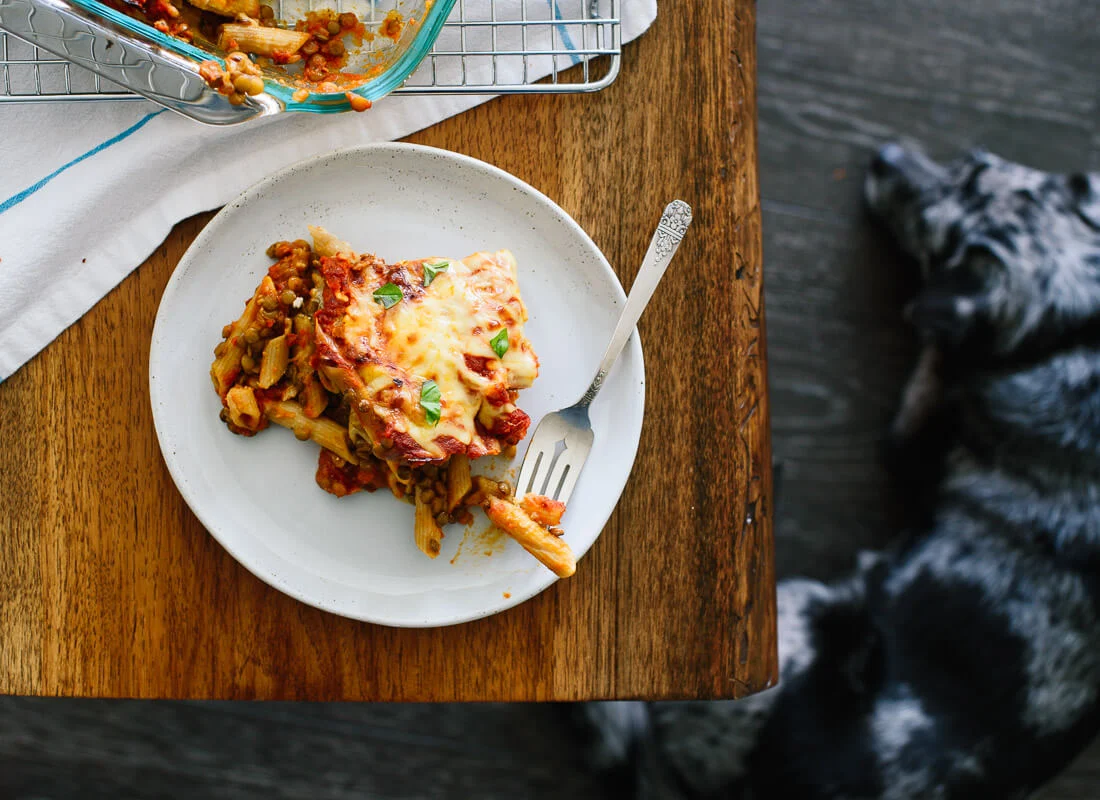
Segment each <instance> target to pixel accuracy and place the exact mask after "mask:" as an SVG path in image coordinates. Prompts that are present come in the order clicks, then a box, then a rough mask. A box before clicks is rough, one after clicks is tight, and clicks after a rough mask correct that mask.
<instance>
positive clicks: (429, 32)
mask: <svg viewBox="0 0 1100 800" xmlns="http://www.w3.org/2000/svg"><path fill="white" fill-rule="evenodd" d="M70 2H72V3H73V4H74V5H77V6H80V7H81V8H84V9H86V10H88V11H90V12H92V13H94V14H97V15H100V16H102V17H105V18H106V19H109V20H110V21H112V22H114V23H115V24H116V25H118V26H120V27H122V28H124V29H126V30H129V31H131V32H132V33H134V34H136V35H138V36H141V37H143V38H145V39H147V40H149V41H150V42H152V43H154V44H156V45H158V46H160V47H162V48H164V49H166V50H169V51H171V52H173V53H176V54H178V55H180V56H183V57H184V58H189V59H191V60H193V61H195V62H196V63H202V62H203V61H209V60H211V59H216V60H218V61H223V57H224V56H225V53H224V52H221V51H220V50H218V49H216V46H215V45H213V44H212V43H211V44H210V46H206V47H202V46H196V45H195V44H188V43H187V42H184V41H182V40H180V39H178V38H176V37H174V36H170V35H168V34H165V33H162V32H161V31H159V30H157V29H156V28H154V27H153V26H151V25H149V24H147V23H145V22H143V21H140V20H138V19H135V18H133V17H131V16H129V15H127V14H125V13H122V12H120V11H117V10H116V9H114V8H112V7H110V6H107V5H104V4H103V3H100V2H98V1H97V0H70ZM183 2H186V0H183ZM454 3H455V0H361V1H360V2H345V1H344V0H333V1H332V2H325V0H316V2H314V0H266V4H267V5H270V6H271V7H272V8H273V9H274V12H275V18H276V19H277V20H280V23H281V26H282V25H285V24H287V23H289V25H288V26H289V27H293V23H294V21H295V20H298V19H303V18H305V16H306V13H307V12H310V11H318V10H321V9H326V8H328V9H332V10H333V11H336V12H337V13H341V12H346V11H350V12H353V13H355V14H356V15H357V16H358V17H359V19H360V21H361V22H362V23H363V25H364V28H365V30H366V34H367V36H366V37H365V38H364V41H363V42H362V44H356V43H353V42H348V50H347V54H348V63H347V66H346V67H345V71H347V72H349V73H357V74H368V73H369V74H372V75H373V77H370V78H368V79H367V80H366V81H365V82H363V83H360V84H359V85H358V86H357V87H355V88H353V89H351V91H352V92H353V93H354V94H356V95H359V96H360V97H363V98H365V99H367V100H371V101H374V100H378V99H380V98H382V97H384V96H385V95H387V94H389V93H390V92H391V91H393V90H394V89H396V88H397V87H398V86H400V85H401V84H402V83H403V82H404V80H405V79H406V78H407V77H408V76H409V75H410V74H411V73H412V72H413V70H415V69H416V67H417V65H418V64H419V63H420V61H421V60H422V59H423V58H424V56H425V55H427V53H428V51H429V50H431V47H432V44H433V43H434V42H435V38H436V36H438V35H439V31H440V29H441V28H442V27H443V23H444V22H446V20H447V16H448V15H449V14H450V12H451V8H452V7H453V6H454ZM393 12H396V14H397V15H398V16H397V19H398V20H399V21H400V24H401V28H400V31H401V32H400V35H399V36H397V37H394V38H390V37H389V36H386V35H382V34H381V33H380V28H381V26H382V25H383V24H385V22H386V21H387V19H388V18H390V17H391V15H392V13H393ZM224 21H226V22H231V21H232V20H231V19H225V20H224ZM296 66H297V67H298V69H295V67H296ZM300 72H301V69H300V64H298V65H291V66H288V67H271V68H267V69H264V83H265V85H266V91H267V93H268V94H270V95H273V96H274V97H276V98H277V99H279V100H280V101H281V102H282V103H283V105H284V106H285V108H286V109H287V110H289V111H313V112H318V113H322V114H324V113H331V112H336V111H346V110H348V108H349V103H348V99H347V98H346V96H345V92H346V91H347V90H346V89H344V88H341V89H340V90H339V91H336V92H327V93H326V92H320V91H317V90H316V89H312V90H311V92H310V95H309V97H308V99H305V100H294V99H293V95H294V93H295V91H296V90H298V89H299V88H300V87H299V85H298V84H297V83H296V82H295V80H294V76H295V75H296V74H300Z"/></svg>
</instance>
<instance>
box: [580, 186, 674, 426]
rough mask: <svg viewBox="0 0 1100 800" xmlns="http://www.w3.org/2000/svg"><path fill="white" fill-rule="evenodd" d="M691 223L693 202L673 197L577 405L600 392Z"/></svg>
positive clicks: (585, 403)
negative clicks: (605, 346)
mask: <svg viewBox="0 0 1100 800" xmlns="http://www.w3.org/2000/svg"><path fill="white" fill-rule="evenodd" d="M690 224H691V206H689V205H688V204H687V203H685V202H684V201H683V200H673V201H672V202H671V203H669V204H668V205H667V206H666V207H665V213H664V214H662V215H661V221H660V222H659V223H658V224H657V230H656V231H655V232H654V234H653V239H652V240H650V242H649V250H647V251H646V254H645V259H644V260H643V261H642V266H641V268H640V269H639V270H638V276H637V277H636V278H635V279H634V285H633V286H631V287H630V296H629V297H628V298H627V299H626V306H624V307H623V313H622V314H621V315H620V316H619V321H618V322H617V323H616V325H615V332H614V333H612V334H611V341H610V342H609V343H608V345H607V350H606V351H605V352H604V356H603V360H602V361H600V368H599V369H598V370H597V371H596V377H595V378H593V379H592V383H591V384H589V386H588V389H587V390H586V391H585V393H584V395H583V396H582V397H581V399H580V400H578V401H577V403H576V405H577V406H578V407H580V408H587V407H588V406H589V405H591V403H592V401H593V400H594V399H595V398H596V395H597V394H599V392H600V388H601V387H602V386H603V381H604V378H606V377H607V373H608V372H610V371H611V367H612V366H613V365H614V364H615V361H616V360H617V359H618V358H619V353H621V352H622V350H623V347H624V346H625V345H626V343H627V341H628V340H629V339H630V334H631V333H633V332H634V328H635V327H636V326H637V324H638V319H639V318H640V317H641V316H642V312H643V311H645V308H646V306H647V305H649V300H650V298H651V297H653V292H654V290H655V289H656V288H657V284H658V283H660V282H661V278H662V277H663V276H664V274H665V270H667V269H668V265H669V263H670V262H671V261H672V257H673V256H674V255H676V249H677V248H678V247H679V246H680V241H681V240H682V239H683V238H684V234H685V233H686V232H687V229H688V225H690Z"/></svg>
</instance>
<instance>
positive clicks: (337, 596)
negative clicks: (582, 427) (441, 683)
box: [149, 144, 645, 627]
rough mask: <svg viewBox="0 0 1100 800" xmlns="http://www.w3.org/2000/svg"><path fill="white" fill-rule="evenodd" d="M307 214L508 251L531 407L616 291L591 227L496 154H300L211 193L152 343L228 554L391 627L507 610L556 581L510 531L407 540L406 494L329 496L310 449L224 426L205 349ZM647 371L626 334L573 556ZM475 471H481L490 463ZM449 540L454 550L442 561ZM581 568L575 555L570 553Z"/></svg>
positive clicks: (567, 380) (589, 342) (415, 249)
mask: <svg viewBox="0 0 1100 800" xmlns="http://www.w3.org/2000/svg"><path fill="white" fill-rule="evenodd" d="M307 224H322V225H324V226H325V227H327V228H328V229H329V230H330V231H332V232H333V233H334V234H336V235H337V236H339V237H341V238H344V239H346V240H348V241H349V242H350V243H351V244H352V245H353V246H354V247H356V248H357V249H358V250H360V251H368V252H375V253H377V254H378V255H380V256H382V257H383V258H385V259H386V260H388V261H396V260H401V259H410V258H416V257H420V256H424V255H426V254H435V255H451V256H456V257H462V256H466V255H469V254H470V253H473V252H476V251H478V250H496V249H500V248H508V249H511V250H512V252H513V253H514V254H515V256H516V259H517V261H518V263H519V282H520V290H521V291H522V293H523V298H524V300H525V302H526V303H527V308H528V313H529V315H530V321H529V322H528V324H527V327H526V332H527V335H528V337H529V338H530V339H531V342H532V343H533V345H534V348H535V352H536V353H538V356H539V360H540V363H541V369H540V374H539V377H538V379H537V380H536V381H535V384H534V386H533V387H532V388H530V389H527V390H525V391H523V392H522V393H521V394H520V400H519V406H520V407H521V408H523V409H524V410H525V411H527V412H528V413H529V414H530V415H531V418H532V426H531V431H532V432H533V431H534V426H535V425H536V424H537V423H538V422H539V420H540V419H541V418H542V416H543V415H544V414H546V413H547V412H550V411H553V410H555V409H558V408H561V407H563V406H566V405H569V404H570V403H572V402H573V401H574V400H576V398H577V397H579V396H580V395H581V393H582V392H583V391H584V389H585V388H586V387H587V385H588V382H589V380H591V378H592V376H593V374H594V373H595V369H596V365H597V363H598V362H599V359H600V356H601V355H602V354H603V349H604V346H605V345H606V343H607V341H608V339H609V338H610V336H611V332H612V328H613V327H614V325H615V321H616V319H617V318H618V316H619V311H620V309H621V308H622V304H623V302H624V301H625V296H624V294H623V290H622V287H621V286H620V284H619V282H618V280H617V278H616V277H615V275H614V273H613V272H612V271H611V268H610V266H609V265H608V263H607V261H606V260H605V259H604V257H603V255H602V254H601V253H600V251H599V249H598V248H597V247H596V245H595V244H594V243H593V242H592V240H591V239H590V238H589V237H588V236H587V235H586V234H585V233H584V231H582V230H581V229H580V227H579V226H578V225H577V224H576V223H575V222H574V221H573V220H572V219H570V218H569V216H568V215H567V214H566V213H565V212H564V211H562V210H561V209H560V208H559V207H558V206H557V205H555V204H554V203H553V202H552V201H551V200H549V199H548V198H547V197H545V196H544V195H542V194H540V193H539V192H537V191H536V190H535V189H533V188H531V187H530V186H528V185H527V184H525V183H523V182H521V181H519V180H517V179H516V178H514V177H512V176H511V175H509V174H507V173H505V172H502V171H501V170H499V169H496V168H495V167H491V166H489V165H488V164H484V163H482V162H480V161H476V160H474V159H471V158H467V157H465V156H460V155H456V154H454V153H450V152H447V151H444V150H436V149H432V148H426V147H418V146H413V145H405V144H383V145H372V146H368V147H362V148H356V149H353V150H345V151H342V152H338V153H333V154H330V155H325V156H322V157H320V158H316V159H312V160H310V161H306V162H303V163H301V164H297V165H295V166H292V167H289V168H287V169H285V170H283V171H282V172H279V173H277V174H276V175H273V176H272V177H270V178H267V179H266V180H264V181H262V182H261V183H258V184H257V185H256V186H254V187H252V188H251V189H249V190H248V191H246V192H245V193H244V194H242V195H241V196H240V197H239V198H238V199H237V200H235V201H234V202H232V203H230V204H229V205H228V206H226V207H225V208H224V209H223V210H222V211H221V213H220V214H218V215H217V216H216V217H215V218H214V219H213V220H212V221H211V222H210V224H209V225H207V226H206V228H205V229H204V230H203V232H202V233H201V234H200V235H199V237H198V238H197V239H196V240H195V242H194V244H192V245H191V247H190V249H189V250H188V251H187V253H186V254H185V255H184V257H183V259H182V260H181V261H180V263H179V266H178V267H176V271H175V273H174V274H173V275H172V279H171V280H170V281H169V282H168V287H167V288H166V289H165V291H164V296H163V297H162V299H161V304H160V309H159V311H158V313H157V320H156V325H155V327H154V329H153V341H152V347H151V352H150V355H149V387H150V394H151V397H152V404H153V420H154V423H155V425H156V430H157V436H158V437H159V440H160V447H161V451H162V452H163V454H164V459H165V461H166V462H167V464H168V469H169V471H170V472H171V474H172V478H173V479H174V480H175V482H176V486H177V487H178V488H179V490H180V492H181V494H182V495H183V497H184V499H185V500H186V501H187V504H188V505H189V506H190V507H191V509H192V510H193V511H194V512H195V514H196V516H198V518H199V519H200V520H201V521H202V523H203V525H205V526H206V528H207V529H208V530H209V531H210V533H211V534H213V535H214V537H215V538H217V540H218V541H219V542H221V544H222V545H223V546H224V547H225V548H226V550H228V551H229V552H230V553H231V554H232V555H233V557H234V558H236V559H237V560H238V561H239V562H240V563H241V564H243V565H244V566H245V567H246V568H248V569H249V570H250V571H251V572H253V573H254V574H255V575H257V576H258V577H259V578H261V579H262V580H264V581H266V582H268V583H269V584H271V585H272V586H274V587H276V588H277V589H279V590H281V591H283V592H286V593H287V594H289V595H291V596H293V597H296V598H298V599H299V600H301V601H302V602H305V603H309V604H310V605H313V606H317V607H318V608H322V609H325V610H327V611H331V612H334V613H336V614H342V615H344V616H348V617H353V618H356V619H361V620H366V621H369V622H376V623H380V624H384V625H395V626H409V627H418V626H436V625H450V624H453V623H457V622H464V621H467V620H471V619H476V618H478V617H483V616H487V615H489V614H493V613H496V612H498V611H502V610H504V609H506V608H509V607H511V606H514V605H516V604H517V603H520V602H522V601H524V600H526V599H528V598H530V597H532V596H533V595H535V594H537V593H538V592H540V591H542V590H543V589H545V588H546V587H547V586H549V585H550V584H551V583H553V582H554V580H555V578H554V576H553V574H551V573H550V572H549V570H547V569H546V568H544V567H543V566H542V565H540V564H539V563H538V562H536V561H535V560H534V559H533V558H531V557H530V556H529V555H528V554H527V553H526V552H525V551H524V550H523V549H522V548H521V547H519V545H517V544H516V543H515V542H512V541H506V542H505V541H502V542H498V543H497V545H496V546H495V547H492V548H491V552H492V555H486V554H485V551H486V550H487V549H490V548H489V546H488V545H487V544H486V542H485V541H483V540H481V539H480V538H479V534H480V533H481V532H483V531H484V529H485V528H486V527H487V523H486V522H485V520H484V517H482V516H480V512H478V513H479V516H478V520H477V522H476V523H475V525H474V526H471V528H470V530H469V538H468V539H467V541H466V542H465V543H464V544H463V546H462V552H458V551H459V546H460V542H461V541H462V540H463V538H464V534H463V530H462V528H461V527H460V526H457V525H452V526H448V527H447V529H446V538H445V539H444V540H443V552H442V554H441V555H440V557H439V558H437V559H435V560H430V559H428V558H426V557H425V556H424V555H423V554H421V553H420V551H419V550H417V549H416V546H415V545H414V543H413V535H412V527H413V509H412V506H410V505H407V504H405V503H402V502H399V501H398V500H396V499H395V498H394V497H393V496H392V495H390V494H389V493H388V492H381V491H379V492H376V493H374V494H367V493H365V492H361V493H359V494H355V495H351V496H348V497H344V498H336V497H333V496H332V495H329V494H327V493H326V492H324V491H322V490H321V489H320V487H318V486H317V485H316V483H315V482H314V472H315V471H316V467H317V448H316V446H315V445H313V444H312V443H308V442H307V443H302V442H299V441H297V440H296V439H295V438H294V436H293V435H292V434H291V433H290V432H289V431H287V430H284V429H282V428H278V427H274V426H273V427H272V428H270V429H268V430H265V431H263V432H261V433H260V434H259V435H257V436H255V437H252V438H245V437H242V436H234V435H233V434H231V433H230V432H229V431H228V430H227V429H226V427H225V425H224V424H223V423H222V422H220V421H219V419H218V412H219V410H220V401H219V400H218V397H217V395H216V394H215V392H214V390H213V387H212V385H211V383H210V377H209V370H210V362H211V360H212V359H213V351H214V346H215V345H216V344H217V343H218V342H219V341H220V336H221V329H222V326H223V325H225V324H226V323H228V322H230V321H232V320H233V319H235V318H236V317H237V316H239V314H240V312H241V309H242V308H243V307H244V301H245V300H246V299H247V298H248V297H249V296H251V294H252V292H253V290H254V289H255V287H256V285H257V284H258V283H259V281H260V278H261V277H262V276H263V274H264V273H265V271H266V270H267V268H268V267H269V266H270V264H271V260H270V259H269V258H267V256H265V255H264V251H265V250H266V249H267V247H268V245H270V244H271V243H272V242H274V241H277V240H280V239H299V238H305V239H308V231H307V230H306V225H307ZM644 395H645V375H644V370H643V367H642V349H641V345H640V344H639V342H638V338H637V335H635V337H634V339H633V340H632V342H631V343H630V344H629V346H628V347H627V348H626V350H624V352H623V355H622V356H621V357H620V359H619V363H618V364H617V365H616V367H615V369H614V370H612V372H611V375H610V376H609V377H608V379H607V382H606V383H605V384H604V387H603V391H602V392H601V394H600V396H599V397H598V398H597V400H596V402H595V403H594V404H593V407H592V409H591V411H592V427H593V429H594V430H595V431H596V442H595V445H594V447H593V448H592V453H591V455H590V456H589V459H588V463H587V464H586V466H585V468H584V473H583V474H582V475H581V478H580V481H579V483H578V484H577V488H576V491H575V492H574V494H573V497H572V499H571V501H570V503H569V508H568V510H567V511H566V514H565V517H564V520H563V523H562V525H563V527H564V528H565V530H566V540H567V541H568V542H569V544H570V546H571V547H572V548H573V550H574V552H575V553H576V554H577V555H578V557H579V556H581V555H583V554H584V552H585V551H587V550H588V548H589V547H591V545H592V543H593V542H594V541H595V540H596V537H597V536H599V534H600V530H601V529H602V528H603V526H604V524H605V523H606V522H607V518H608V517H609V516H610V515H611V511H612V509H613V508H614V506H615V504H616V502H618V499H619V495H620V494H621V492H622V490H623V486H624V484H625V483H626V480H627V477H628V475H629V474H630V469H631V466H632V464H633V462H634V455H635V452H636V451H637V447H638V437H639V434H640V432H641V427H642V411H643V406H644ZM525 445H526V443H525V442H524V443H521V444H520V447H519V448H518V450H519V454H518V455H517V457H516V459H515V461H514V462H509V461H508V460H500V459H496V461H497V463H496V464H491V465H488V464H486V463H485V462H490V461H494V459H480V460H479V461H477V462H475V469H474V471H475V472H488V473H489V474H492V475H494V476H495V477H498V478H500V477H508V475H507V473H509V471H511V477H514V475H515V474H516V473H518V466H519V463H520V460H521V458H522V455H523V452H524V451H525ZM487 466H488V467H489V469H486V467H487ZM456 553H457V558H456ZM578 569H579V570H583V569H584V563H583V562H582V563H581V564H580V565H579V566H578Z"/></svg>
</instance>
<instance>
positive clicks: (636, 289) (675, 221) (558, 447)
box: [516, 200, 691, 503]
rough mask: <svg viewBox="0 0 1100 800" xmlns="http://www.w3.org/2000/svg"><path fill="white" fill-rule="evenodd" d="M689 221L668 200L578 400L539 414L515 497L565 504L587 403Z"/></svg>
mask: <svg viewBox="0 0 1100 800" xmlns="http://www.w3.org/2000/svg"><path fill="white" fill-rule="evenodd" d="M690 224H691V206H689V205H688V204H687V203H685V202H684V201H683V200H673V201H672V202H671V203H669V204H668V205H667V206H666V207H665V213H664V214H662V215H661V221H660V222H659V223H658V224H657V230H656V231H655V232H654V233H653V239H652V240H651V241H650V243H649V250H647V251H646V254H645V259H644V260H643V261H642V266H641V269H639V270H638V276H637V277H636V278H635V279H634V285H633V286H631V287H630V296H629V297H628V298H627V299H626V306H624V307H623V313H622V314H621V315H620V316H619V321H618V323H617V324H616V325H615V332H614V333H612V334H611V341H610V342H609V343H608V345H607V350H606V352H604V356H603V360H602V361H601V362H600V368H599V370H597V371H596V377H595V378H593V379H592V383H591V384H589V386H588V390H587V391H585V393H584V394H583V395H582V396H581V399H580V400H578V401H577V402H576V403H574V404H573V405H571V406H569V407H568V408H563V409H562V410H561V411H555V412H553V413H550V414H547V415H546V416H545V417H543V418H542V421H541V422H540V423H539V425H538V427H537V428H536V429H535V433H534V435H533V436H532V437H531V444H530V445H528V447H527V454H526V455H525V456H524V457H523V466H522V467H520V470H519V480H518V481H516V497H523V496H524V495H525V494H528V493H532V492H533V493H534V494H544V495H546V496H548V497H552V498H554V499H555V500H560V501H561V502H563V503H568V502H569V497H570V495H572V494H573V488H574V487H575V486H576V485H577V478H579V477H580V474H581V469H582V468H583V467H584V462H585V459H587V458H588V453H589V451H590V450H591V449H592V441H593V439H594V438H595V436H594V434H593V433H592V423H591V421H590V420H589V419H588V407H589V406H590V405H592V401H593V400H595V399H596V395H597V394H599V391H600V387H602V386H603V381H604V378H606V377H607V373H608V372H609V371H610V370H611V367H612V366H613V365H614V364H615V361H616V360H617V359H618V358H619V353H621V352H622V350H623V347H624V346H625V345H626V343H627V341H628V340H629V339H630V334H631V333H633V332H634V328H635V326H636V325H637V324H638V319H639V317H641V316H642V312H643V311H645V307H646V306H647V305H648V304H649V299H650V298H651V297H653V291H654V290H655V289H656V288H657V284H658V283H660V281H661V277H662V276H663V275H664V274H665V270H666V269H668V265H669V262H670V261H672V257H673V256H674V255H675V254H676V249H677V248H678V247H679V246H680V240H681V239H683V238H684V233H685V232H687V229H688V225H690Z"/></svg>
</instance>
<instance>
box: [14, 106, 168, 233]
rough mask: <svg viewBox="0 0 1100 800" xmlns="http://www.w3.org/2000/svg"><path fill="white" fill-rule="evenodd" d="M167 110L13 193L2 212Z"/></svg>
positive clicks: (148, 115) (142, 120) (139, 121)
mask: <svg viewBox="0 0 1100 800" xmlns="http://www.w3.org/2000/svg"><path fill="white" fill-rule="evenodd" d="M165 111H167V109H163V108H162V109H161V110H160V111H153V112H151V113H149V114H146V115H145V116H144V117H142V118H141V119H139V120H138V121H137V122H135V123H134V124H133V125H131V126H130V127H129V128H127V129H126V130H124V131H123V132H122V133H120V134H118V135H117V136H112V137H111V138H110V139H108V140H107V141H105V142H100V143H99V144H97V145H96V146H95V147H93V148H92V149H91V150H88V151H87V152H86V153H82V154H81V155H79V156H77V157H76V158H74V159H73V160H72V161H70V162H68V163H67V164H62V165H61V166H60V167H58V168H57V169H55V170H54V171H53V172H51V173H50V174H49V175H47V176H46V177H45V178H43V179H42V180H40V181H38V183H35V184H32V185H31V186H28V187H27V188H26V189H24V190H23V191H21V192H19V193H18V194H13V195H12V196H11V197H9V198H8V199H7V200H5V201H4V202H2V203H0V214H3V213H4V212H5V211H7V210H8V209H9V208H14V207H15V206H17V205H19V204H20V203H22V202H23V201H24V200H26V199H27V198H28V197H30V196H31V195H32V194H34V193H35V192H37V191H38V190H39V189H41V188H42V187H43V186H45V185H46V184H47V183H49V182H50V181H52V180H53V179H54V178H56V177H57V176H58V175H60V174H61V173H62V172H64V171H65V170H67V169H69V168H70V167H75V166H76V165H77V164H79V163H80V162H81V161H83V160H84V159H86V158H91V157H92V156H94V155H95V154H96V153H99V152H101V151H103V150H106V149H107V148H108V147H110V146H111V145H113V144H118V143H119V142H121V141H122V140H123V139H125V138H126V137H128V136H131V135H132V134H135V133H137V132H138V131H139V130H141V129H142V128H143V127H144V126H145V124H146V123H148V122H149V121H150V120H151V119H153V117H159V116H160V115H161V114H163V113H164V112H165Z"/></svg>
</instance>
